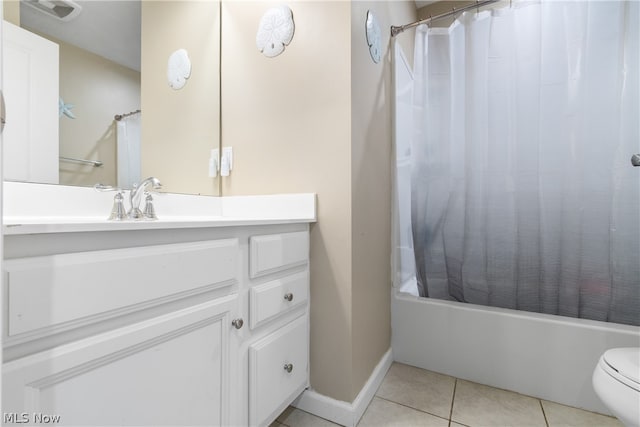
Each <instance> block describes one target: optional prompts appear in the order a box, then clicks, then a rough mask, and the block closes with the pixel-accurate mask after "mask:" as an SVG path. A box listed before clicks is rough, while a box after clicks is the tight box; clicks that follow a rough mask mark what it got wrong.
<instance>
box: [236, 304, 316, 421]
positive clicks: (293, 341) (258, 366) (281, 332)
mask: <svg viewBox="0 0 640 427" xmlns="http://www.w3.org/2000/svg"><path fill="white" fill-rule="evenodd" d="M307 332H308V326H307V317H306V316H301V317H299V318H298V319H296V320H294V321H293V322H291V323H290V324H288V325H287V326H284V327H282V328H280V329H278V330H277V331H275V332H273V333H272V334H271V335H268V336H267V337H265V338H263V339H261V340H260V341H258V342H256V343H254V344H252V345H251V346H250V347H249V422H250V424H251V425H252V426H256V425H268V424H269V423H270V422H272V421H273V420H274V419H275V417H277V415H278V414H279V413H280V412H282V410H284V409H285V408H286V407H287V405H289V403H291V402H292V401H293V399H294V398H295V397H296V396H297V395H298V394H300V392H302V390H303V389H304V388H305V387H306V386H307V378H308V359H309V352H308V333H307Z"/></svg>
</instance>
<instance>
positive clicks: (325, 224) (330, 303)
mask: <svg viewBox="0 0 640 427" xmlns="http://www.w3.org/2000/svg"><path fill="white" fill-rule="evenodd" d="M279 4H281V2H266V1H265V2H234V1H223V3H222V14H223V15H222V25H223V30H222V34H223V38H222V82H223V85H222V105H223V109H222V141H223V145H224V146H232V147H233V150H234V157H235V164H234V169H233V172H232V174H231V176H230V177H229V178H226V179H224V180H223V185H222V189H223V190H222V191H223V194H224V195H241V194H269V193H295V192H313V193H317V194H318V217H319V221H318V223H317V224H316V225H314V226H313V227H312V230H311V259H312V260H313V262H312V264H311V300H312V301H313V302H312V305H311V352H312V353H311V384H312V386H313V388H315V389H316V390H318V391H319V392H320V393H322V394H326V395H329V396H332V397H334V398H336V399H340V400H350V399H351V397H352V396H351V387H352V384H351V348H352V343H351V286H350V282H351V220H350V218H351V185H350V164H351V148H350V139H351V128H350V122H351V120H350V114H351V102H350V75H351V74H350V53H351V52H350V29H349V26H350V4H349V3H348V2H290V3H288V5H289V6H290V7H291V9H292V11H293V16H294V21H295V25H296V29H295V35H294V37H293V41H292V42H291V44H290V45H289V46H287V48H286V50H285V52H284V53H283V54H282V55H280V56H278V57H276V58H266V57H264V56H263V55H262V54H261V53H260V52H259V51H258V50H257V48H256V42H255V37H256V30H257V25H258V22H259V21H260V18H261V17H262V14H263V13H264V12H265V11H266V10H267V9H269V8H270V7H273V6H276V5H279Z"/></svg>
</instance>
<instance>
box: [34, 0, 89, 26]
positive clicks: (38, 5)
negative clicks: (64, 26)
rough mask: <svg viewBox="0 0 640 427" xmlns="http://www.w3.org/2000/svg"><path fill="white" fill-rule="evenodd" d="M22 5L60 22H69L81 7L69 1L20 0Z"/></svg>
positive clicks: (78, 12)
mask: <svg viewBox="0 0 640 427" xmlns="http://www.w3.org/2000/svg"><path fill="white" fill-rule="evenodd" d="M22 3H23V4H25V5H27V6H29V7H32V8H34V9H35V10H38V11H40V12H42V13H44V14H45V15H48V16H51V17H52V18H55V19H58V20H60V21H65V22H67V21H71V20H72V19H73V18H75V17H76V16H78V15H79V14H80V11H81V10H82V7H81V6H80V5H79V4H77V3H74V2H72V1H71V0H22Z"/></svg>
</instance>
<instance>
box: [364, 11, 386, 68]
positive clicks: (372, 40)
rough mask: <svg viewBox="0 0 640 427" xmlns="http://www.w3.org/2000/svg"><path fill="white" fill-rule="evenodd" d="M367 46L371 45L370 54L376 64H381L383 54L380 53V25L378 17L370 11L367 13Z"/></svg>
mask: <svg viewBox="0 0 640 427" xmlns="http://www.w3.org/2000/svg"><path fill="white" fill-rule="evenodd" d="M366 33H367V44H368V45H369V54H371V59H373V62H375V63H376V64H377V63H378V62H380V58H381V55H382V53H381V52H380V24H379V23H378V20H377V19H376V16H375V15H374V14H373V12H371V11H370V10H369V11H367V24H366Z"/></svg>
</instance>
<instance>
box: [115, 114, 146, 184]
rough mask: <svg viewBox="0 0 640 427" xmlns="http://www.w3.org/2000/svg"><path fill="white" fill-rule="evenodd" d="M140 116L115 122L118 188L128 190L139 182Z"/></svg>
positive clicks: (133, 115)
mask: <svg viewBox="0 0 640 427" xmlns="http://www.w3.org/2000/svg"><path fill="white" fill-rule="evenodd" d="M141 116H142V114H141V113H135V114H132V115H130V116H126V117H123V118H121V119H120V120H117V121H116V126H117V152H118V156H117V158H118V181H117V182H118V187H119V188H126V189H129V188H132V187H133V184H135V183H139V182H140V167H141V161H140V119H141Z"/></svg>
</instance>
